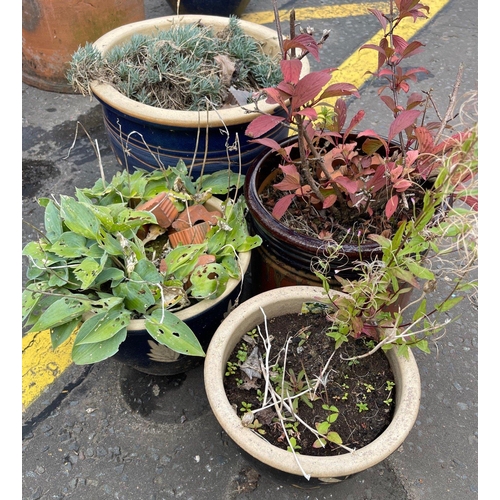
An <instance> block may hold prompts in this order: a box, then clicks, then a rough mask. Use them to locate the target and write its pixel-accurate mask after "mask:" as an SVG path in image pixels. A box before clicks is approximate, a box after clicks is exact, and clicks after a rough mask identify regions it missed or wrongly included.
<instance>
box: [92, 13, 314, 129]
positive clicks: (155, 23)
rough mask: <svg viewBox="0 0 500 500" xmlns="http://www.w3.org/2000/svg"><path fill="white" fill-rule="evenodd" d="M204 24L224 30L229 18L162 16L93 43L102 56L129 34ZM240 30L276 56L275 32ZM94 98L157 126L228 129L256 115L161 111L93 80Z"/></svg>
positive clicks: (241, 109)
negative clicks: (177, 25) (198, 23)
mask: <svg viewBox="0 0 500 500" xmlns="http://www.w3.org/2000/svg"><path fill="white" fill-rule="evenodd" d="M200 20H201V21H204V22H205V23H206V24H207V25H210V26H212V27H214V28H215V29H217V28H224V27H225V26H227V25H228V23H229V18H227V17H219V16H205V15H195V14H192V15H181V16H166V17H158V18H154V19H146V20H145V21H139V22H135V23H130V24H126V25H124V26H120V27H119V28H116V29H114V30H111V31H109V32H108V33H106V34H105V35H103V36H101V37H100V38H98V39H97V40H96V41H95V42H94V46H95V47H96V48H97V49H98V50H99V51H100V52H101V53H102V54H106V53H107V52H108V51H109V50H111V49H112V48H113V47H115V46H116V45H120V44H123V43H125V42H126V41H127V40H129V39H130V38H131V37H132V36H133V35H135V34H138V33H142V34H148V33H151V32H153V31H154V30H155V29H156V28H160V29H165V28H170V27H171V26H172V25H173V24H174V23H176V22H178V23H181V24H189V23H195V22H198V21H200ZM238 23H239V24H240V26H241V28H242V29H243V30H244V31H245V33H247V34H248V35H250V36H252V37H254V38H256V39H257V40H259V41H260V42H262V43H264V46H265V47H266V49H268V52H269V53H272V54H278V53H279V43H278V37H277V33H276V31H274V30H272V29H271V28H268V27H267V26H261V25H260V24H257V23H252V22H250V21H244V20H242V19H239V20H238ZM303 70H304V71H307V72H309V62H308V61H307V58H304V59H303ZM90 87H91V89H92V92H93V93H94V94H95V96H96V97H97V98H98V99H99V100H100V101H101V102H104V103H105V104H107V105H109V106H111V107H113V108H114V109H116V110H118V111H121V112H122V113H124V114H126V115H129V116H130V117H133V118H136V119H138V120H143V121H147V122H152V123H156V124H158V125H170V126H178V127H184V128H185V127H194V128H197V127H206V126H207V124H209V125H210V126H213V127H220V126H222V125H226V126H230V125H237V124H241V123H247V122H250V121H251V120H253V119H254V118H256V117H257V116H259V113H255V112H254V113H248V112H246V111H245V109H248V110H251V109H253V105H252V104H249V105H247V106H236V107H232V108H227V109H220V110H211V111H178V110H170V109H161V108H156V107H154V106H149V105H147V104H143V103H140V102H137V101H134V100H132V99H129V98H128V97H126V96H124V95H123V94H121V93H120V92H119V91H118V90H116V89H115V88H114V87H113V86H111V85H110V84H107V83H100V82H97V81H94V82H92V83H91V85H90ZM259 107H260V109H261V110H262V111H265V112H266V113H272V112H273V110H274V109H276V108H277V107H278V105H276V104H273V105H271V104H267V103H265V102H264V101H263V102H262V103H260V104H259Z"/></svg>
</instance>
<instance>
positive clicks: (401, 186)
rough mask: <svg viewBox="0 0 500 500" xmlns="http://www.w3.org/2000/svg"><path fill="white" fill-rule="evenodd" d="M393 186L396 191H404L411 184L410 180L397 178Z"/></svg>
mask: <svg viewBox="0 0 500 500" xmlns="http://www.w3.org/2000/svg"><path fill="white" fill-rule="evenodd" d="M393 186H394V188H395V189H396V191H398V192H399V193H402V192H403V191H406V190H407V189H408V188H409V187H410V186H411V182H410V181H408V180H406V179H399V180H398V181H396V182H395V183H394V184H393Z"/></svg>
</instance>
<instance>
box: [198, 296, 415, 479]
mask: <svg viewBox="0 0 500 500" xmlns="http://www.w3.org/2000/svg"><path fill="white" fill-rule="evenodd" d="M322 291H323V289H322V288H320V287H310V286H291V287H285V288H282V289H280V290H270V291H267V292H265V293H262V294H259V295H256V296H254V297H252V298H251V299H249V300H247V301H245V302H243V303H242V304H241V305H240V306H238V307H237V308H236V309H235V310H234V311H232V312H231V313H230V314H229V315H228V316H227V318H226V319H225V320H224V321H223V322H222V324H221V325H220V327H219V328H218V329H217V331H216V332H215V334H214V336H213V337H212V340H211V342H210V345H209V348H208V351H207V356H206V358H205V366H204V380H205V390H206V393H207V398H208V401H209V403H210V406H211V408H212V411H213V413H214V415H215V417H216V418H217V420H218V422H219V424H220V425H221V427H222V428H223V429H224V431H225V432H226V433H227V434H228V435H229V437H230V438H231V439H232V440H233V441H234V442H235V443H236V444H237V445H238V446H240V447H241V448H242V449H243V450H244V451H245V452H246V453H248V454H249V455H250V456H251V457H253V458H254V459H255V460H258V461H259V462H260V463H262V464H265V465H266V466H268V467H271V468H273V469H275V470H276V471H279V472H281V473H287V474H291V475H293V478H292V479H291V480H293V481H296V480H297V479H296V476H303V472H302V470H301V469H300V467H299V465H298V464H297V462H296V460H295V457H294V455H293V454H292V453H291V452H288V451H285V450H283V449H280V448H277V447H275V446H273V445H271V444H270V443H268V442H267V441H266V440H265V439H264V438H263V437H262V436H260V435H259V434H257V433H255V432H253V431H252V430H251V429H250V428H248V427H245V426H243V425H242V422H241V418H240V417H239V416H238V415H237V413H236V411H235V410H234V409H233V408H232V406H231V404H230V403H229V401H228V399H227V396H226V393H225V391H224V373H225V371H226V363H227V360H228V359H229V356H230V354H231V352H232V351H233V349H234V347H235V346H236V345H237V344H238V342H239V341H240V339H241V338H242V336H243V335H244V334H246V333H247V332H248V331H250V330H252V329H253V328H255V327H256V326H257V325H258V324H260V323H261V322H262V321H263V319H264V316H263V313H262V310H261V308H262V309H263V310H264V312H265V314H266V317H267V318H268V319H270V318H273V317H276V316H281V315H284V314H288V313H293V312H297V313H298V312H300V309H301V305H302V303H303V302H304V301H307V300H314V299H316V298H318V297H321V295H322ZM386 355H387V357H388V359H389V362H390V365H391V369H392V371H393V374H394V380H395V383H396V408H395V411H394V417H393V419H392V422H391V423H390V425H389V427H388V428H387V429H386V430H385V431H384V432H383V433H382V434H381V435H380V436H379V437H378V438H377V439H376V440H374V441H373V442H371V443H370V444H369V445H367V446H364V447H363V448H360V449H358V450H356V451H354V452H353V453H346V454H343V455H338V456H330V457H318V456H310V455H299V456H298V457H299V460H300V464H301V466H302V468H303V470H304V471H305V473H306V474H309V475H310V476H311V478H316V480H317V481H318V482H328V483H330V482H338V481H339V480H342V479H345V478H346V477H349V476H351V475H352V474H355V473H357V472H361V471H363V470H366V469H368V468H369V467H372V466H374V465H376V464H378V463H379V462H381V461H382V460H385V459H386V458H387V457H388V456H389V455H391V454H392V453H394V452H395V451H396V450H397V449H398V448H399V446H400V445H401V444H402V443H403V441H404V440H405V439H406V437H407V436H408V434H409V432H410V431H411V429H412V428H413V425H414V423H415V421H416V419H417V416H418V411H419V405H420V393H421V388H420V375H419V371H418V366H417V363H416V361H415V358H414V356H413V354H412V353H411V352H410V353H409V356H408V358H404V357H403V356H398V355H397V353H396V349H391V350H390V351H388V352H386Z"/></svg>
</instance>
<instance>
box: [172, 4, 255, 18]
mask: <svg viewBox="0 0 500 500" xmlns="http://www.w3.org/2000/svg"><path fill="white" fill-rule="evenodd" d="M167 1H168V4H169V5H170V7H172V10H173V11H174V14H177V0H167ZM249 1H250V0H210V1H208V0H180V5H179V14H206V15H209V16H230V15H231V14H233V15H235V16H241V14H243V12H244V11H245V9H246V8H247V5H248V3H249Z"/></svg>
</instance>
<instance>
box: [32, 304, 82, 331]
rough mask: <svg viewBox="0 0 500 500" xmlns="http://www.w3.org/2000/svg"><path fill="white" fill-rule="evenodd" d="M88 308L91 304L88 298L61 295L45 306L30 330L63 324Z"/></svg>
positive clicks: (77, 316)
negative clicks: (44, 309)
mask: <svg viewBox="0 0 500 500" xmlns="http://www.w3.org/2000/svg"><path fill="white" fill-rule="evenodd" d="M90 308H91V304H90V301H88V300H80V299H76V298H73V297H62V298H60V299H58V300H57V301H56V302H54V303H53V304H51V305H50V306H49V307H48V308H47V310H46V311H45V312H44V313H43V314H42V315H41V316H40V317H39V318H38V321H37V322H36V323H35V325H34V326H33V327H32V328H31V330H30V332H40V331H42V330H48V329H50V328H54V327H56V326H60V325H63V324H64V323H67V322H68V321H72V320H74V319H76V318H79V317H81V316H82V315H83V314H84V313H85V312H87V311H90Z"/></svg>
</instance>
